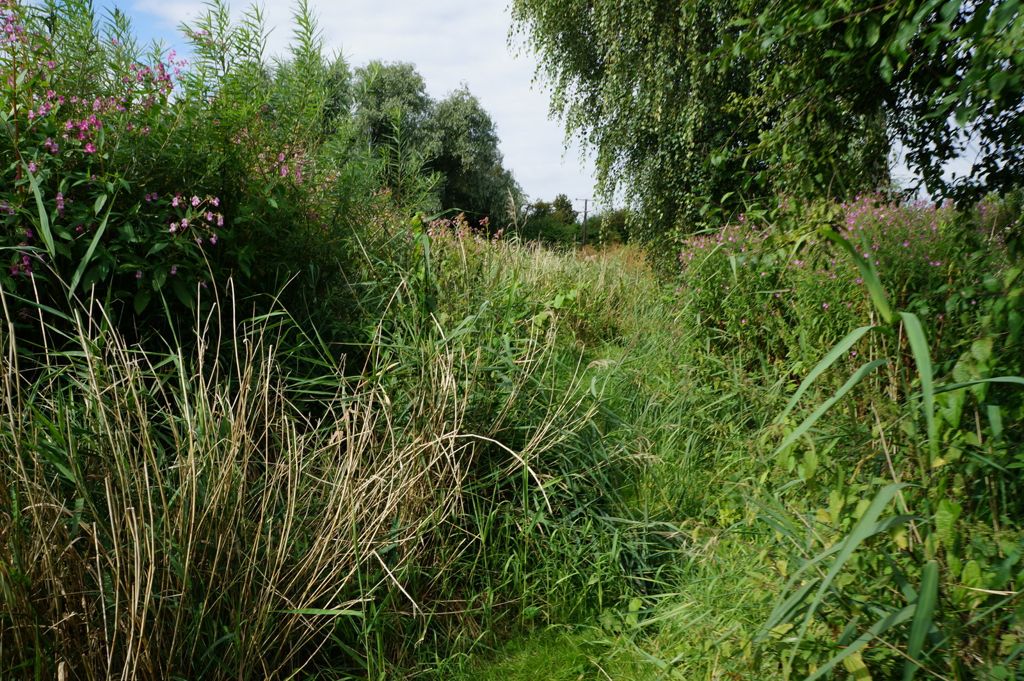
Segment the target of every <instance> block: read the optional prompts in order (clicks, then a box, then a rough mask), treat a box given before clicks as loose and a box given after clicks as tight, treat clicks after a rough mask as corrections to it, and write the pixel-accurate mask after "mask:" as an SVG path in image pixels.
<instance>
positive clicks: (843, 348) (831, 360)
mask: <svg viewBox="0 0 1024 681" xmlns="http://www.w3.org/2000/svg"><path fill="white" fill-rule="evenodd" d="M876 328H878V327H875V326H862V327H860V328H859V329H854V330H853V331H851V332H850V333H848V334H847V335H846V337H845V338H843V339H842V340H841V341H839V343H837V344H836V346H835V347H833V348H832V349H831V350H829V351H828V354H826V355H825V356H824V357H822V358H821V361H820V362H818V363H817V364H816V365H815V366H814V369H812V370H811V373H809V374H807V378H805V379H804V380H803V382H801V383H800V387H799V388H797V389H796V392H795V393H793V397H791V398H790V399H789V402H788V403H787V404H786V408H785V409H783V410H782V413H781V414H780V415H779V418H778V419H777V420H778V421H782V420H783V419H785V418H786V417H787V416H788V415H789V413H790V412H791V411H793V408H794V407H795V406H796V403H797V402H798V401H799V400H800V398H801V397H802V396H803V394H804V393H805V392H807V389H808V388H810V387H811V385H812V384H813V383H814V382H815V381H816V380H818V377H819V376H821V375H822V374H823V373H825V371H827V370H828V368H829V367H830V366H832V365H833V364H835V362H836V360H838V359H839V358H840V357H842V356H843V355H845V354H846V353H847V352H848V351H849V350H850V348H852V347H853V346H854V345H856V344H857V341H859V340H860V339H861V338H863V337H864V336H865V334H867V333H868V332H869V331H871V330H872V329H876Z"/></svg>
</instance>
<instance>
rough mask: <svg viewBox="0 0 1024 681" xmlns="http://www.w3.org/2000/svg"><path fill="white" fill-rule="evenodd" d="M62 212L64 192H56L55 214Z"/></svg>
mask: <svg viewBox="0 0 1024 681" xmlns="http://www.w3.org/2000/svg"><path fill="white" fill-rule="evenodd" d="M63 213H64V194H63V193H61V192H57V214H58V215H61V214H63Z"/></svg>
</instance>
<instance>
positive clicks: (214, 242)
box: [210, 234, 217, 246]
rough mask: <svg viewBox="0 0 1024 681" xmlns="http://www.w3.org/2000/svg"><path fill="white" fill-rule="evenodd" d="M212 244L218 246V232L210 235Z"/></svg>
mask: <svg viewBox="0 0 1024 681" xmlns="http://www.w3.org/2000/svg"><path fill="white" fill-rule="evenodd" d="M210 245H211V246H216V245H217V235H216V234H212V235H210Z"/></svg>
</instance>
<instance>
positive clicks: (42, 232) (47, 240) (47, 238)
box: [28, 171, 57, 258]
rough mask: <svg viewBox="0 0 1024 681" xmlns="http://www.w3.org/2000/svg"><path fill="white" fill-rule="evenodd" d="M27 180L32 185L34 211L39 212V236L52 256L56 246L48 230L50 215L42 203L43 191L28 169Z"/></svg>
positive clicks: (55, 251) (51, 233)
mask: <svg viewBox="0 0 1024 681" xmlns="http://www.w3.org/2000/svg"><path fill="white" fill-rule="evenodd" d="M28 182H29V185H30V186H31V187H32V195H33V196H34V197H35V199H36V211H37V212H38V213H39V237H40V238H41V239H42V240H43V244H44V245H45V246H46V252H47V253H49V254H50V257H51V258H53V257H54V256H55V255H56V254H57V247H56V246H55V245H54V243H53V232H51V231H50V216H49V215H48V214H47V212H46V204H45V203H43V193H42V191H40V189H39V180H38V179H37V178H36V176H35V174H33V173H32V171H28Z"/></svg>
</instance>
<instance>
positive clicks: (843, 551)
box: [794, 483, 913, 678]
mask: <svg viewBox="0 0 1024 681" xmlns="http://www.w3.org/2000/svg"><path fill="white" fill-rule="evenodd" d="M904 487H906V485H905V484H903V483H893V484H890V485H886V486H885V487H883V488H882V489H880V490H879V491H878V494H876V495H875V498H874V499H872V500H871V503H870V504H869V505H868V508H867V510H865V511H864V515H862V516H861V517H860V520H858V521H857V524H856V525H854V527H853V529H852V530H851V531H850V534H848V535H847V536H846V538H845V539H843V542H842V544H841V545H840V546H841V548H840V549H839V553H838V554H837V555H836V558H835V560H834V561H833V562H832V565H831V567H830V568H829V570H828V574H826V575H825V578H824V579H823V580H822V581H821V584H819V585H818V591H817V592H816V593H815V595H814V598H813V600H811V604H810V606H809V607H808V609H807V613H806V614H805V615H804V622H803V625H802V626H801V627H800V635H799V636H798V637H797V643H796V644H795V645H799V642H800V640H802V639H803V638H804V635H805V634H806V633H807V628H808V627H809V626H810V624H811V619H812V618H813V617H814V613H815V612H817V610H818V607H819V606H820V605H821V603H822V602H823V600H824V597H825V592H826V591H827V590H828V588H829V587H830V586H831V585H832V582H833V581H834V580H835V578H836V576H837V575H838V574H839V571H840V570H842V569H843V566H845V565H846V562H847V561H848V560H849V559H850V557H851V556H852V555H853V554H854V552H855V551H856V550H857V548H858V547H859V546H860V545H861V544H862V543H863V542H864V540H866V539H868V538H869V537H872V536H874V535H875V534H877V533H878V532H880V531H881V528H883V527H885V526H886V524H885V523H880V522H879V517H880V516H881V515H882V511H884V510H885V509H886V507H887V506H888V505H889V503H890V502H891V501H892V500H893V497H895V496H896V494H897V493H898V492H899V491H900V490H901V489H903V488H904ZM910 607H911V610H910V613H912V612H913V607H912V606H910ZM910 613H908V614H907V617H909V616H910ZM882 621H883V622H884V621H885V620H882ZM876 626H878V625H877V624H876ZM890 626H891V625H890ZM869 631H870V630H869ZM858 640H860V639H858ZM868 640H870V638H869V639H868ZM864 643H867V641H864ZM862 646H863V644H862ZM853 648H854V646H852V645H851V646H850V648H848V649H847V650H848V651H849V653H850V654H852V653H854V652H856V649H853ZM795 652H796V649H795V646H794V653H795ZM843 657H845V655H843V654H840V655H839V656H837V657H836V658H833V661H834V664H833V666H835V664H838V663H839V662H841V661H842V658H843ZM818 671H819V672H821V670H820V669H819V670H818ZM818 676H820V674H817V675H815V676H814V677H813V678H818Z"/></svg>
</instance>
